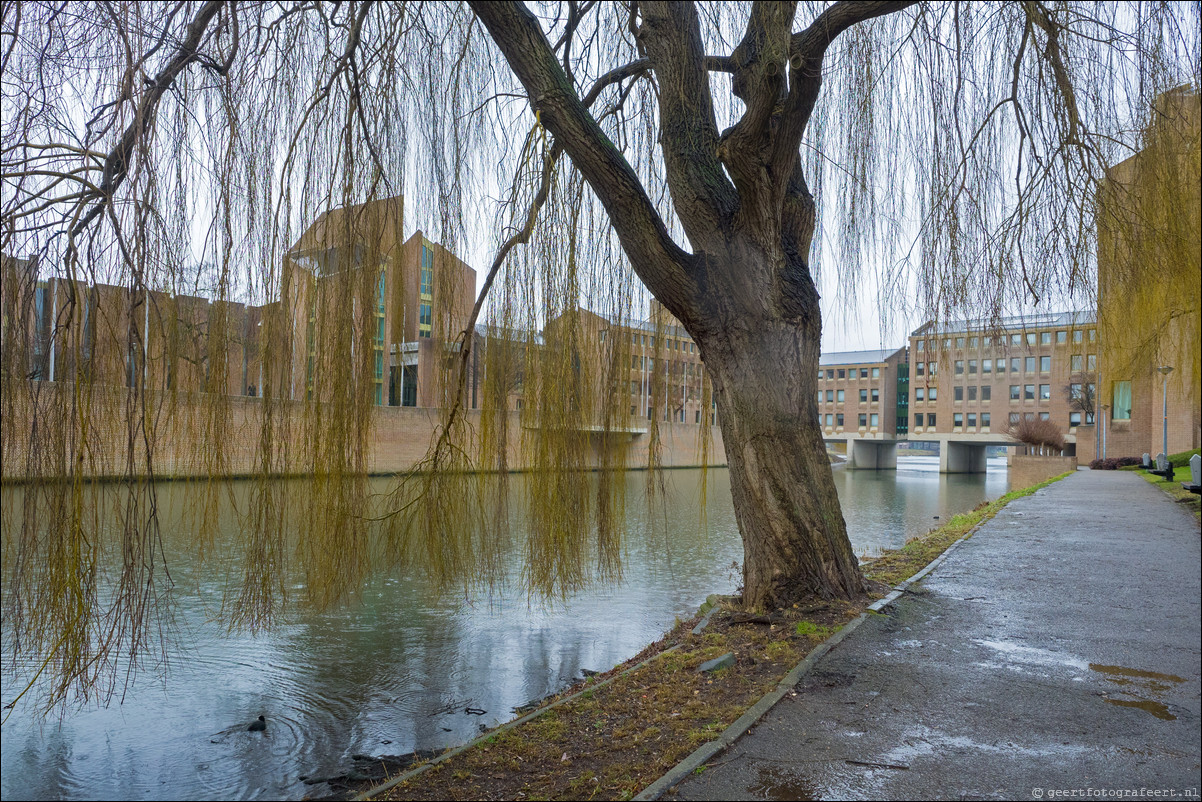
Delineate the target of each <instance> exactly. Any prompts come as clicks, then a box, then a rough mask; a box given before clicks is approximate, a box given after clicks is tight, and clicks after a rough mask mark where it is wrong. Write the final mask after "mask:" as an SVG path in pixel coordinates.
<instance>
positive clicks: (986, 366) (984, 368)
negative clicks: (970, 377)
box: [981, 359, 993, 373]
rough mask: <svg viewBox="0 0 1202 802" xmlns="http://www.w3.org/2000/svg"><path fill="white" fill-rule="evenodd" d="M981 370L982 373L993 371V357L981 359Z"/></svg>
mask: <svg viewBox="0 0 1202 802" xmlns="http://www.w3.org/2000/svg"><path fill="white" fill-rule="evenodd" d="M981 372H982V373H993V360H992V359H982V360H981Z"/></svg>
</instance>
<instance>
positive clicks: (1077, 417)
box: [1068, 412, 1081, 427]
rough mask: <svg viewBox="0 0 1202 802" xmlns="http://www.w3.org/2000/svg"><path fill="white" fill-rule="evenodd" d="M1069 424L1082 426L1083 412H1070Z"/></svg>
mask: <svg viewBox="0 0 1202 802" xmlns="http://www.w3.org/2000/svg"><path fill="white" fill-rule="evenodd" d="M1068 425H1069V426H1070V427H1072V426H1080V425H1081V413H1080V412H1070V413H1068Z"/></svg>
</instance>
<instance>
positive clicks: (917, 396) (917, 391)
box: [914, 387, 926, 426]
mask: <svg viewBox="0 0 1202 802" xmlns="http://www.w3.org/2000/svg"><path fill="white" fill-rule="evenodd" d="M925 392H926V391H925V389H924V388H922V387H915V388H914V400H915V401H925V400H926V396H925V395H924V393H925ZM918 425H919V426H921V425H922V424H921V423H920V424H918Z"/></svg>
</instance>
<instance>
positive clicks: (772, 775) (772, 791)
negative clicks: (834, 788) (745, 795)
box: [748, 765, 818, 800]
mask: <svg viewBox="0 0 1202 802" xmlns="http://www.w3.org/2000/svg"><path fill="white" fill-rule="evenodd" d="M758 774H759V776H758V777H757V778H756V783H755V784H754V785H752V786H751V787H750V788H749V789H748V790H749V791H750V792H751V794H752V796H753V797H754V798H755V799H779V800H785V799H795V800H811V799H817V798H818V797H817V796H816V795H815V793H814V789H813V788H812V787H811V786H810V784H809V783H808V782H807V781H806V779H805V778H804V777H803V776H801V775H800V774H797V773H796V772H794V771H791V770H789V769H787V768H785V767H783V766H775V765H773V766H761V767H760V769H759V772H758Z"/></svg>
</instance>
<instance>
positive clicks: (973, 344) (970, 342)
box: [968, 337, 977, 348]
mask: <svg viewBox="0 0 1202 802" xmlns="http://www.w3.org/2000/svg"><path fill="white" fill-rule="evenodd" d="M968 347H969V348H976V347H977V338H976V337H969V338H968Z"/></svg>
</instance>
